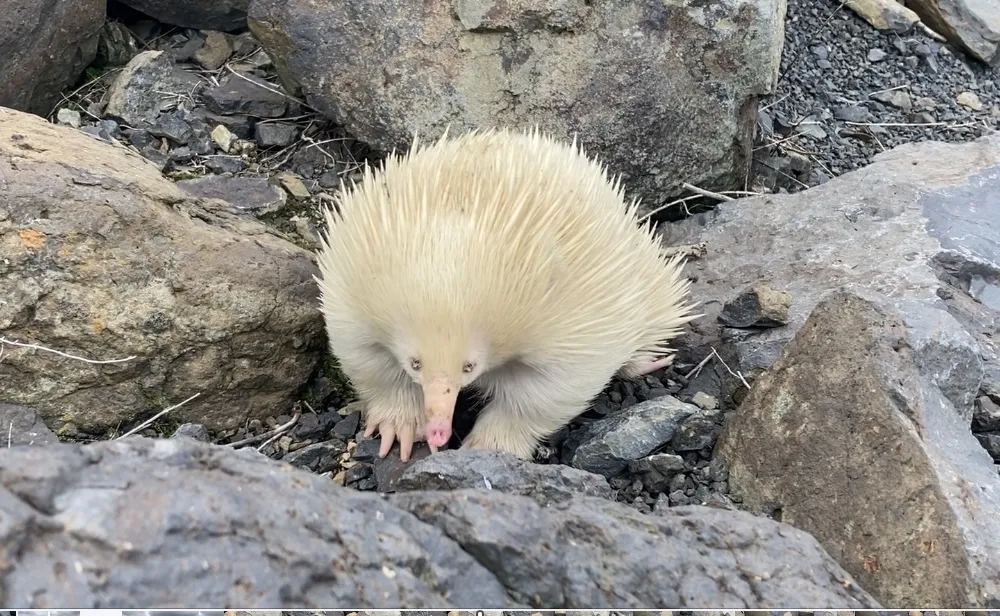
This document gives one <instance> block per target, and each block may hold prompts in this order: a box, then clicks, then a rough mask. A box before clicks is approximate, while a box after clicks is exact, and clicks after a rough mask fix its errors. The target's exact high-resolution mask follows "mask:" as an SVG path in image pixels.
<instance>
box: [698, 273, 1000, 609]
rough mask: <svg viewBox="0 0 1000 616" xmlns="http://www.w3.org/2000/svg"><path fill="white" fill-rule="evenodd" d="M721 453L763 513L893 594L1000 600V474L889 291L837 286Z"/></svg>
mask: <svg viewBox="0 0 1000 616" xmlns="http://www.w3.org/2000/svg"><path fill="white" fill-rule="evenodd" d="M944 316H945V317H947V316H948V315H947V313H944ZM942 321H944V319H942ZM940 325H941V333H946V332H947V329H948V324H947V323H946V322H945V323H940ZM942 342H943V343H945V344H947V342H948V341H946V340H943V341H942ZM717 454H718V455H719V456H720V458H721V459H722V460H723V461H724V462H725V463H726V464H727V466H728V468H729V486H730V490H731V491H732V493H733V494H737V495H739V496H740V497H742V499H743V503H744V505H745V506H746V507H747V508H748V509H749V510H750V511H751V512H753V513H758V514H772V515H775V514H776V515H777V516H779V519H781V520H782V521H783V522H787V523H789V524H791V525H793V526H795V527H797V528H801V529H803V530H806V531H808V532H809V533H810V534H812V535H813V536H815V537H816V538H817V539H818V540H819V541H820V542H821V543H822V544H823V545H824V547H826V549H827V551H828V552H829V553H830V554H832V555H834V556H835V558H837V560H838V562H840V564H841V565H842V566H843V567H844V568H845V569H847V570H848V571H850V572H851V574H852V575H853V576H854V577H855V578H856V579H858V580H859V581H860V583H861V585H862V586H863V587H864V588H866V589H867V590H869V591H870V592H871V593H872V594H873V595H874V596H875V597H877V598H878V600H879V601H880V602H881V603H883V604H886V605H934V606H937V607H941V608H953V609H954V608H958V607H960V606H975V607H990V606H996V605H998V604H1000V578H998V577H997V573H998V572H1000V476H998V475H997V472H996V470H995V469H994V468H993V464H992V460H991V459H990V457H989V455H988V454H987V453H986V451H985V450H984V449H983V448H982V447H980V446H979V444H978V443H977V442H976V440H975V439H974V438H973V437H972V434H971V432H970V430H969V423H968V420H967V419H965V418H963V417H961V416H960V414H959V413H957V412H956V409H955V406H954V404H953V403H952V402H951V401H950V400H949V399H948V398H947V397H946V395H945V394H944V392H942V390H941V389H940V388H939V387H938V386H936V385H935V384H934V382H933V378H932V377H931V376H930V375H928V374H927V373H926V371H925V370H924V366H922V365H921V362H920V357H919V346H918V341H916V340H913V338H912V337H911V335H910V334H909V333H908V327H907V324H906V322H905V321H904V318H903V317H901V316H900V315H899V313H898V312H897V311H896V310H895V309H894V308H892V306H891V305H890V304H888V303H886V302H884V301H882V300H881V299H880V298H877V297H876V298H867V297H865V296H864V295H858V294H856V293H852V292H847V291H835V292H833V293H832V294H831V295H830V296H828V297H826V298H824V299H823V300H822V301H821V302H820V303H819V304H818V305H817V306H816V308H815V309H814V310H813V311H812V314H811V316H810V317H809V318H808V319H807V320H806V322H805V324H804V325H803V326H802V327H801V328H800V329H799V331H798V333H797V334H796V336H795V338H794V339H793V340H792V342H791V343H790V344H788V345H787V346H786V347H785V348H784V350H783V352H782V354H781V357H780V359H779V360H778V361H777V362H776V363H775V364H774V365H773V366H772V367H771V369H770V370H769V371H768V372H767V373H766V374H765V375H763V376H762V377H761V378H760V379H758V380H757V381H756V382H755V383H754V385H753V388H752V389H751V391H750V393H749V395H748V396H747V398H746V399H745V400H744V401H743V404H742V405H741V406H740V408H739V410H738V411H737V412H735V413H734V414H733V415H732V416H731V417H730V418H729V420H728V422H727V423H726V426H725V429H724V431H723V433H722V436H721V437H720V438H719V442H718V448H717Z"/></svg>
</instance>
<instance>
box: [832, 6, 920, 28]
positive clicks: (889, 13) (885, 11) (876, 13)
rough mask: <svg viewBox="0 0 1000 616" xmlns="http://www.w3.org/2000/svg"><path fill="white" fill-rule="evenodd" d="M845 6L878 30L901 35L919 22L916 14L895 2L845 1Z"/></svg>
mask: <svg viewBox="0 0 1000 616" xmlns="http://www.w3.org/2000/svg"><path fill="white" fill-rule="evenodd" d="M847 6H848V8H850V9H851V10H852V11H854V12H855V13H857V14H858V15H860V16H861V18H862V19H864V20H865V21H867V22H868V23H869V24H871V25H872V27H874V28H877V29H879V30H892V31H894V32H900V33H903V32H907V31H908V30H909V29H910V27H912V26H913V24H914V23H916V22H917V21H919V20H920V18H919V17H917V14H916V13H914V12H913V11H911V10H910V9H908V8H906V7H905V6H903V4H902V3H900V2H897V1H896V0H847Z"/></svg>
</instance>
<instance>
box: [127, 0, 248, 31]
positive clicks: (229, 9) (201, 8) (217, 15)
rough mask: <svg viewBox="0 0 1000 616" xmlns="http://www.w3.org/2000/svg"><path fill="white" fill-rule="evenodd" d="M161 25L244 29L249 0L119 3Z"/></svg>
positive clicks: (129, 1) (231, 29)
mask: <svg viewBox="0 0 1000 616" xmlns="http://www.w3.org/2000/svg"><path fill="white" fill-rule="evenodd" d="M121 2H122V4H125V5H127V6H130V7H132V8H133V9H135V10H137V11H140V12H142V13H145V14H146V15H149V16H150V17H152V18H154V19H157V20H159V21H162V22H163V23H166V24H170V25H172V26H179V27H181V28H193V29H195V30H221V31H223V32H231V31H234V30H240V29H243V28H246V25H247V4H248V3H249V0H121Z"/></svg>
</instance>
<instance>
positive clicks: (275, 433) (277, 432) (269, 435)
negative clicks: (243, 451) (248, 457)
mask: <svg viewBox="0 0 1000 616" xmlns="http://www.w3.org/2000/svg"><path fill="white" fill-rule="evenodd" d="M293 411H294V414H293V415H292V418H291V419H290V420H289V421H288V423H285V424H282V425H280V426H278V427H277V428H275V429H274V430H271V431H270V432H265V433H264V434H257V435H255V436H250V437H247V438H245V439H243V440H241V441H236V442H235V443H229V446H230V447H232V448H233V449H238V448H240V447H243V446H244V445H253V444H254V443H259V442H260V441H262V440H264V439H268V440H267V441H266V442H265V443H264V444H262V445H261V446H260V447H259V448H258V449H257V451H260V450H261V449H263V448H264V447H265V446H267V445H270V444H271V443H272V442H273V441H274V440H277V438H278V437H280V436H281V435H282V434H284V433H285V432H288V431H289V430H291V429H292V427H294V426H295V424H297V423H298V422H299V417H301V416H302V406H301V405H300V404H299V403H298V402H296V403H295V407H294V409H293Z"/></svg>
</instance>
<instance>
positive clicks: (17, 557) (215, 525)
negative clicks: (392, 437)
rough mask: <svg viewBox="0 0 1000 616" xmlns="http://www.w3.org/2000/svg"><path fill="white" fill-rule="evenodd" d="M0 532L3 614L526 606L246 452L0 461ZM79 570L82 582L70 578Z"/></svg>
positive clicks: (336, 490) (44, 455) (470, 561)
mask: <svg viewBox="0 0 1000 616" xmlns="http://www.w3.org/2000/svg"><path fill="white" fill-rule="evenodd" d="M430 498H431V499H437V500H439V501H440V503H441V504H442V505H443V504H444V503H446V502H448V500H449V499H450V495H449V494H445V493H441V494H432V495H431V496H430ZM501 517H503V516H502V515H501ZM0 520H3V523H2V524H0V557H2V559H3V560H4V561H5V562H6V563H8V564H9V567H8V568H5V569H4V570H3V571H2V572H0V581H2V585H0V588H2V589H3V591H2V592H0V603H2V604H4V605H7V606H10V607H12V608H37V607H40V604H39V602H41V601H44V602H45V603H44V604H43V605H45V606H47V605H73V606H75V607H78V608H97V607H101V606H103V605H109V604H111V605H115V606H119V607H120V608H133V609H134V608H140V607H141V606H143V605H146V606H148V605H161V606H172V607H176V608H184V607H190V608H196V607H198V606H204V605H209V604H214V603H217V602H220V601H221V602H223V603H226V604H230V605H233V604H235V605H240V606H241V607H246V608H252V607H262V608H263V607H271V606H274V605H281V606H282V607H284V608H286V609H295V608H314V609H315V608H320V607H322V606H327V605H334V604H337V605H351V606H353V607H356V608H359V607H367V608H371V607H381V606H384V605H400V604H405V605H407V606H408V607H410V606H412V607H415V608H428V607H435V606H439V605H442V604H445V603H450V602H452V601H454V602H456V603H458V604H461V605H477V606H482V607H521V606H520V605H518V604H517V602H515V601H512V600H511V598H510V596H509V593H508V591H507V590H506V589H505V588H504V587H503V585H502V584H501V582H500V581H499V580H498V579H497V577H496V575H495V574H494V573H492V572H490V571H489V570H488V568H487V567H486V566H485V565H484V564H482V563H479V562H477V561H476V560H475V558H474V557H473V556H472V555H470V554H468V553H466V552H465V551H463V549H462V548H461V547H460V546H458V545H457V544H456V543H455V542H454V541H452V540H451V539H449V538H448V537H447V536H446V535H445V534H444V533H443V532H441V531H440V530H438V529H437V528H435V527H434V526H432V525H429V524H426V523H423V522H421V521H419V520H418V519H417V518H416V517H414V516H413V515H412V514H410V513H407V512H406V511H403V510H401V509H400V508H399V507H397V506H395V505H393V504H391V503H387V502H386V501H385V500H383V499H382V498H380V497H378V496H377V495H373V494H363V493H359V492H356V491H353V490H349V489H344V488H340V487H339V486H336V485H334V484H333V483H332V482H331V481H330V480H329V479H328V478H322V477H320V476H318V475H314V474H312V473H308V472H305V471H300V470H297V469H294V468H292V467H290V466H288V465H285V464H279V463H276V462H274V461H272V460H270V459H268V458H266V457H265V456H263V455H260V454H258V453H256V451H254V450H253V448H248V449H242V450H233V449H231V448H228V447H222V446H216V445H208V444H204V443H198V442H196V441H193V440H190V439H158V440H153V439H145V438H139V437H130V438H128V439H123V440H119V441H110V442H102V443H97V444H93V445H87V446H81V445H68V444H64V445H50V446H42V447H15V448H11V449H6V448H4V449H0ZM74 563H86V568H85V573H84V574H79V575H70V576H67V575H65V572H67V571H73V570H74V567H75V566H76V565H75V564H74ZM331 567H332V569H331ZM515 590H516V589H515Z"/></svg>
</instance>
